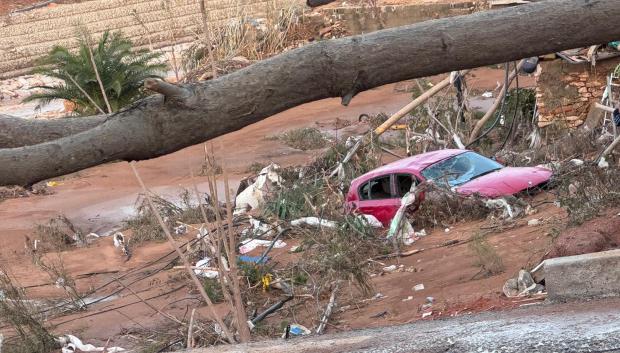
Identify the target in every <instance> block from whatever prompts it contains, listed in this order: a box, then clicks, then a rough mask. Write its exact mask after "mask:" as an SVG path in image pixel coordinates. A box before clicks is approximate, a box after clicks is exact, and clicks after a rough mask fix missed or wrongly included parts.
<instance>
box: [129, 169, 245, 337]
mask: <svg viewBox="0 0 620 353" xmlns="http://www.w3.org/2000/svg"><path fill="white" fill-rule="evenodd" d="M135 164H136V162H131V163H130V166H131V169H132V170H133V173H134V175H135V176H136V179H137V180H138V183H139V184H140V187H141V188H142V191H143V192H144V195H145V197H146V200H147V202H148V204H149V206H150V207H151V210H152V211H153V214H154V215H155V218H157V222H159V225H160V226H161V228H162V230H163V231H164V233H165V234H166V237H167V238H168V242H169V243H170V245H171V246H172V248H173V249H174V251H175V252H176V253H177V255H179V258H180V259H181V261H182V262H183V265H184V266H185V268H186V269H187V273H188V274H189V276H190V278H191V279H192V281H193V282H194V284H195V285H196V287H197V288H198V291H199V292H200V294H201V295H202V297H203V299H204V300H205V302H206V303H207V307H208V308H209V311H210V312H211V316H212V317H213V319H214V320H215V321H216V322H217V324H218V325H219V326H220V328H221V330H222V332H223V333H224V336H225V337H226V339H227V340H228V342H229V343H235V338H234V336H233V335H232V334H231V333H230V330H229V329H228V327H227V326H226V325H225V324H224V322H223V321H222V318H220V317H219V315H217V313H216V312H215V308H214V305H213V302H212V301H211V298H209V296H208V295H207V292H206V291H205V289H204V287H203V285H202V283H201V282H200V280H199V279H198V277H197V276H196V274H195V273H194V271H193V270H192V269H191V265H190V263H189V261H188V260H187V257H186V256H185V254H183V252H182V251H181V249H179V246H178V245H177V244H176V242H175V241H174V238H173V237H172V234H170V230H169V229H168V227H167V226H166V224H165V223H164V220H163V219H162V218H161V215H160V214H159V211H158V210H157V207H155V204H154V203H153V200H152V199H151V195H150V194H149V191H148V189H147V188H146V185H144V182H143V181H142V178H140V174H138V170H137V169H136V166H135Z"/></svg>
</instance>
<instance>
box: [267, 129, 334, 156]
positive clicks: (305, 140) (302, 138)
mask: <svg viewBox="0 0 620 353" xmlns="http://www.w3.org/2000/svg"><path fill="white" fill-rule="evenodd" d="M277 139H278V140H280V141H282V142H283V143H284V144H285V145H287V146H289V147H292V148H296V149H298V150H302V151H306V150H314V149H319V148H322V147H325V144H326V143H327V139H326V138H325V136H324V135H323V133H321V131H320V130H319V129H317V128H313V127H304V128H300V129H293V130H289V131H286V132H285V133H282V134H280V135H279V136H277Z"/></svg>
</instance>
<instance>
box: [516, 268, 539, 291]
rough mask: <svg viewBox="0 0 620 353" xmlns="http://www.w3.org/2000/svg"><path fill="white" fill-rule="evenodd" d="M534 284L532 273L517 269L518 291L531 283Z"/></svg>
mask: <svg viewBox="0 0 620 353" xmlns="http://www.w3.org/2000/svg"><path fill="white" fill-rule="evenodd" d="M534 284H536V283H535V282H534V279H533V278H532V275H530V273H529V272H528V271H526V270H521V271H519V277H517V285H518V290H519V292H523V291H525V290H526V289H528V288H529V287H531V286H532V285H534Z"/></svg>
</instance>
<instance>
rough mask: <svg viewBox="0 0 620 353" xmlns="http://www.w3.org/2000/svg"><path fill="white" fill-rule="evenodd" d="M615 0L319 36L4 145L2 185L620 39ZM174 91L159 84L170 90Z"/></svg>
mask: <svg viewBox="0 0 620 353" xmlns="http://www.w3.org/2000/svg"><path fill="white" fill-rule="evenodd" d="M617 5H618V4H617V0H597V1H594V0H547V1H543V2H537V3H532V4H529V5H522V6H517V7H512V8H506V9H502V10H495V11H487V12H480V13H476V14H473V15H467V16H459V17H451V18H445V19H439V20H432V21H427V22H423V23H418V24H414V25H410V26H404V27H398V28H392V29H386V30H382V31H377V32H374V33H370V34H365V35H360V36H353V37H348V38H342V39H336V40H328V41H320V42H317V43H315V44H311V45H307V46H305V47H302V48H299V49H295V50H291V51H289V52H286V53H283V54H281V55H278V56H275V57H273V58H271V59H268V60H264V61H261V62H258V63H256V64H254V65H252V66H250V67H247V68H245V69H243V70H240V71H237V72H234V73H232V74H230V75H227V76H223V77H220V78H218V79H215V80H211V81H208V82H205V83H198V84H194V85H186V86H182V87H179V89H178V91H182V92H183V93H182V94H179V93H178V92H175V93H174V94H173V97H171V99H165V97H164V96H161V95H157V96H151V97H148V98H145V99H143V100H141V101H139V102H136V103H135V104H133V105H132V106H131V107H129V108H127V109H125V110H123V111H120V112H117V113H115V114H113V115H111V116H110V117H108V119H107V120H106V121H105V122H103V123H102V124H100V125H98V126H96V127H94V128H92V129H90V130H86V131H84V132H81V133H78V134H76V135H72V136H66V137H63V138H61V139H58V140H54V141H50V142H46V143H41V144H38V145H33V146H24V147H18V148H12V149H3V150H0V166H2V167H1V168H0V185H10V184H19V185H29V184H32V183H35V182H37V181H40V180H44V179H47V178H51V177H55V176H59V175H64V174H68V173H72V172H75V171H78V170H82V169H85V168H88V167H92V166H95V165H98V164H102V163H105V162H108V161H113V160H126V161H131V160H144V159H149V158H154V157H158V156H161V155H164V154H168V153H171V152H174V151H178V150H180V149H182V148H185V147H188V146H191V145H194V144H197V143H200V142H203V141H206V140H209V139H212V138H214V137H217V136H220V135H223V134H226V133H229V132H232V131H236V130H239V129H241V128H243V127H244V126H247V125H250V124H253V123H255V122H257V121H260V120H262V119H265V118H267V117H269V116H272V115H274V114H276V113H279V112H281V111H284V110H286V109H289V108H292V107H294V106H298V105H300V104H303V103H307V102H311V101H315V100H319V99H324V98H329V97H343V101H345V102H346V101H348V100H349V99H350V97H352V96H354V95H355V94H357V93H358V92H361V91H364V90H367V89H370V88H373V87H377V86H381V85H384V84H388V83H392V82H399V81H403V80H407V79H412V78H417V77H425V76H431V75H435V74H438V73H443V72H448V71H454V70H463V69H469V68H475V67H480V66H485V65H490V64H495V63H503V62H507V61H513V60H518V59H521V58H524V57H532V56H537V55H543V54H547V53H550V52H555V51H560V50H565V49H570V48H576V47H583V46H588V45H592V44H599V43H604V42H608V41H611V40H614V39H617V38H620V26H613V25H610V24H613V23H615V22H616V20H617V19H618V18H620V6H617ZM166 91H171V90H169V89H164V88H162V90H160V92H162V93H164V94H166Z"/></svg>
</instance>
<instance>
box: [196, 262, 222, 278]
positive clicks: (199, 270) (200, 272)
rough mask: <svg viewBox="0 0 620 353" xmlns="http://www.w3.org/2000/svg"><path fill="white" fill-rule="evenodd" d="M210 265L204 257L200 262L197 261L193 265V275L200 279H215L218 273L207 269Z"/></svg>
mask: <svg viewBox="0 0 620 353" xmlns="http://www.w3.org/2000/svg"><path fill="white" fill-rule="evenodd" d="M210 263H211V258H210V257H205V258H204V259H202V260H198V262H196V265H195V267H196V268H194V273H195V274H196V275H197V276H200V277H205V278H217V277H218V276H219V272H218V271H215V270H213V269H211V268H209V264H210Z"/></svg>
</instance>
